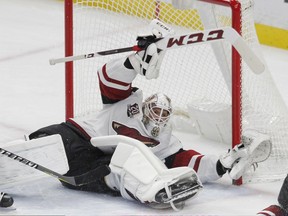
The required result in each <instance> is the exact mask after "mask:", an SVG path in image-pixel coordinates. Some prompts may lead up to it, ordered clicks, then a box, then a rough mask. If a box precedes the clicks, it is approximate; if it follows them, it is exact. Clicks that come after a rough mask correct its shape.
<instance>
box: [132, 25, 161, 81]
mask: <svg viewBox="0 0 288 216" xmlns="http://www.w3.org/2000/svg"><path fill="white" fill-rule="evenodd" d="M161 37H162V33H161V32H160V31H158V30H157V29H152V34H150V35H142V36H138V37H137V41H138V47H140V48H141V49H143V50H141V51H139V52H137V53H134V54H132V55H130V56H129V57H128V58H129V60H130V62H131V65H132V67H133V68H134V70H135V71H136V72H137V73H138V74H140V75H143V76H145V77H146V79H148V80H150V79H156V78H158V76H159V71H160V66H161V63H162V60H163V58H164V55H165V52H164V51H159V50H158V49H157V46H156V44H155V42H157V41H158V40H159V39H160V38H161Z"/></svg>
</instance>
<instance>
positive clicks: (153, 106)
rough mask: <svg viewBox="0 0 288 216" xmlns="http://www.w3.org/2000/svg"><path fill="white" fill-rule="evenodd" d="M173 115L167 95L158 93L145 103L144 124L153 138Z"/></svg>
mask: <svg viewBox="0 0 288 216" xmlns="http://www.w3.org/2000/svg"><path fill="white" fill-rule="evenodd" d="M171 115H172V106H171V100H170V98H169V97H167V96H166V95H165V94H162V93H157V94H153V95H152V96H150V97H148V98H147V99H146V100H145V101H144V103H143V123H144V125H145V127H146V129H147V130H148V131H150V133H151V135H152V136H153V137H157V136H158V135H159V133H160V131H161V130H162V129H163V128H164V127H165V126H166V125H167V123H168V121H169V119H170V117H171Z"/></svg>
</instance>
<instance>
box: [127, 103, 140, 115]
mask: <svg viewBox="0 0 288 216" xmlns="http://www.w3.org/2000/svg"><path fill="white" fill-rule="evenodd" d="M139 113H140V110H139V105H138V104H137V103H134V104H129V105H127V116H128V117H130V118H132V117H133V116H135V115H137V114H139Z"/></svg>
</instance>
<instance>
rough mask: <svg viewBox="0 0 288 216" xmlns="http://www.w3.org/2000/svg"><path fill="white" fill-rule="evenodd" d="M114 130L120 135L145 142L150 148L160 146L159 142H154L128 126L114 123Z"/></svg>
mask: <svg viewBox="0 0 288 216" xmlns="http://www.w3.org/2000/svg"><path fill="white" fill-rule="evenodd" d="M112 128H113V130H114V131H115V132H116V133H117V134H118V135H123V136H127V137H131V138H134V139H136V140H139V141H141V142H143V143H144V144H145V145H147V146H148V147H155V146H157V145H159V144H160V142H159V141H157V140H154V139H152V138H150V137H147V136H143V135H142V134H141V133H140V132H139V131H138V130H137V129H135V128H131V127H127V126H126V125H123V124H121V123H118V122H115V121H113V122H112Z"/></svg>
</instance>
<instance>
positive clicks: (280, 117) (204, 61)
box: [73, 0, 288, 181]
mask: <svg viewBox="0 0 288 216" xmlns="http://www.w3.org/2000/svg"><path fill="white" fill-rule="evenodd" d="M240 2H241V17H239V18H237V19H238V20H237V22H239V23H240V26H241V31H242V36H243V38H244V39H245V41H246V42H247V43H248V44H249V46H250V47H251V48H252V49H253V50H254V51H255V52H257V54H258V55H260V56H261V52H260V48H259V42H258V39H257V35H256V32H255V28H254V19H253V2H252V1H251V0H241V1H240ZM73 6H74V12H73V16H74V19H73V22H74V53H75V54H86V53H92V52H97V51H103V50H109V49H116V48H123V47H128V46H132V45H135V43H136V41H135V39H136V37H137V34H139V33H142V32H147V26H148V24H149V23H150V21H151V20H152V19H154V18H158V19H159V20H161V21H163V22H165V23H167V25H169V26H170V27H172V28H173V29H174V30H175V32H176V34H181V33H186V32H187V33H191V32H193V31H196V30H197V31H199V30H203V29H210V28H216V27H223V26H231V25H232V21H233V22H235V19H236V18H235V17H234V18H233V19H232V17H233V15H232V13H231V8H229V7H225V6H223V5H215V4H210V3H206V2H200V1H199V2H198V1H197V2H196V3H195V4H194V6H195V8H193V9H186V10H178V9H175V8H174V7H173V6H172V4H170V3H169V1H166V2H161V1H155V0H146V1H141V0H74V5H73ZM127 54H129V53H123V54H116V55H110V56H105V57H100V58H94V59H88V60H82V61H76V62H74V115H75V116H77V115H85V114H87V113H89V112H92V111H96V110H99V109H100V108H101V96H100V91H99V88H98V80H97V69H98V68H100V67H101V66H102V65H103V64H105V63H106V62H107V61H109V60H111V59H114V58H117V57H121V56H123V55H127ZM232 61H237V60H235V59H233V58H232V56H231V47H230V45H229V44H226V43H225V42H221V43H215V44H213V45H211V44H202V45H199V46H193V47H183V48H181V49H173V50H171V51H170V50H169V51H167V53H166V56H165V58H164V61H163V64H162V66H161V72H160V77H159V78H158V79H157V80H153V81H147V80H146V79H145V78H144V77H141V76H139V77H138V78H137V80H136V82H135V83H134V86H137V87H140V88H142V89H143V90H144V93H145V95H144V96H148V95H150V94H151V93H155V92H159V91H160V92H163V93H166V94H167V95H169V96H170V97H171V99H172V101H173V104H174V106H175V107H177V110H179V112H178V113H185V114H186V117H187V116H188V117H189V121H191V122H192V125H194V126H195V125H196V127H197V131H198V132H199V133H200V134H202V135H203V136H207V137H208V138H211V139H214V140H217V141H219V142H222V143H228V144H229V145H231V134H232V129H231V121H232V119H231V116H232V111H231V110H232V109H231V104H232V96H231V95H232V93H231V92H232V90H231V89H232V86H233V82H234V81H233V79H232V78H231V77H232V75H231V67H232V63H231V62H232ZM239 69H240V70H241V72H242V77H241V84H242V85H241V94H242V98H241V100H242V106H241V113H242V130H243V131H245V130H247V129H254V130H257V131H259V132H261V133H265V134H268V135H269V136H270V137H271V141H272V143H273V149H272V153H271V155H270V157H269V159H268V160H266V161H265V162H263V163H261V164H259V169H258V170H257V172H256V173H254V174H253V176H250V174H249V175H247V176H246V177H245V179H247V180H246V181H251V179H252V181H258V180H261V181H262V180H273V179H279V178H282V177H283V176H284V175H285V174H286V173H288V146H287V143H288V117H287V113H288V112H287V108H286V106H285V104H284V102H283V100H282V98H281V96H280V94H279V93H278V90H277V88H276V87H275V84H274V82H273V79H272V77H271V75H270V72H269V70H268V69H267V68H266V70H265V72H264V73H262V74H254V73H253V72H252V71H251V70H250V69H249V67H248V66H247V65H246V64H245V62H244V61H240V68H239Z"/></svg>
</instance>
